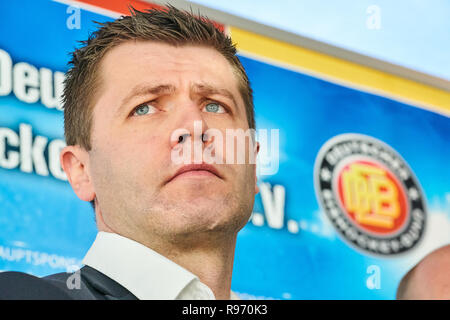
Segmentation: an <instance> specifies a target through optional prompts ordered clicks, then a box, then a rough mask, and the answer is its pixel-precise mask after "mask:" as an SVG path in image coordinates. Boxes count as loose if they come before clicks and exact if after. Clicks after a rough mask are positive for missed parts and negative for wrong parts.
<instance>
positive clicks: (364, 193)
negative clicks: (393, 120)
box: [314, 134, 426, 255]
mask: <svg viewBox="0 0 450 320" xmlns="http://www.w3.org/2000/svg"><path fill="white" fill-rule="evenodd" d="M314 180H315V181H314V183H315V189H316V196H317V198H318V200H319V203H320V205H321V207H322V209H323V210H324V211H325V213H326V215H327V216H328V218H329V219H330V221H331V222H332V224H333V225H334V227H335V228H336V229H337V231H338V232H339V234H340V235H341V236H342V237H343V238H344V239H345V240H346V241H347V242H349V243H350V244H351V245H353V246H356V247H357V248H359V249H362V250H364V251H365V252H369V253H373V254H380V255H392V254H398V253H402V252H405V251H407V250H409V249H411V248H413V247H414V246H415V245H416V244H417V243H418V242H419V240H420V239H421V237H422V235H423V231H424V228H425V222H426V214H425V202H424V196H423V192H422V189H421V187H420V185H419V183H418V181H417V179H416V177H415V176H414V174H413V172H412V171H411V169H410V168H409V166H408V165H407V163H406V162H405V161H404V160H403V159H402V157H401V156H400V155H399V154H398V153H397V152H396V151H395V150H394V149H392V148H391V147H390V146H388V145H387V144H385V143H384V142H382V141H380V140H377V139H375V138H373V137H369V136H365V135H361V134H342V135H338V136H335V137H333V138H332V139H330V140H328V141H327V142H326V143H325V144H324V145H323V146H322V148H321V149H320V151H319V154H318V156H317V158H316V163H315V168H314Z"/></svg>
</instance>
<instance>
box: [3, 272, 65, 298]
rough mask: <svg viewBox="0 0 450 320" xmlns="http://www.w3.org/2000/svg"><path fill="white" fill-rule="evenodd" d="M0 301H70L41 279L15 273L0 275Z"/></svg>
mask: <svg viewBox="0 0 450 320" xmlns="http://www.w3.org/2000/svg"><path fill="white" fill-rule="evenodd" d="M0 299H2V300H5V299H9V300H35V299H39V300H71V299H73V298H72V297H71V296H70V295H69V294H67V293H66V292H64V291H63V290H61V289H60V288H58V287H57V286H55V285H54V284H52V283H51V282H50V281H46V280H45V279H43V278H38V277H36V276H33V275H30V274H27V273H23V272H15V271H7V272H1V273H0Z"/></svg>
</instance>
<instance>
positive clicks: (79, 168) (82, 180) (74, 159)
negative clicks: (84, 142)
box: [60, 145, 95, 201]
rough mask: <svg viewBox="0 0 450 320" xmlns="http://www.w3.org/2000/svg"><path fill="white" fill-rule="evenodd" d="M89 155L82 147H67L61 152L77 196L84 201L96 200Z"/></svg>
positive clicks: (65, 169)
mask: <svg viewBox="0 0 450 320" xmlns="http://www.w3.org/2000/svg"><path fill="white" fill-rule="evenodd" d="M88 160H89V154H88V152H87V151H86V150H85V149H84V148H82V147H80V146H78V145H77V146H67V147H65V148H64V149H62V150H61V155H60V161H61V166H62V168H63V170H64V172H65V173H66V175H67V178H68V180H69V183H70V185H71V186H72V189H73V191H74V192H75V194H76V195H77V196H78V198H80V199H81V200H84V201H91V200H94V198H95V191H94V186H93V184H92V179H91V176H90V173H89V161H88Z"/></svg>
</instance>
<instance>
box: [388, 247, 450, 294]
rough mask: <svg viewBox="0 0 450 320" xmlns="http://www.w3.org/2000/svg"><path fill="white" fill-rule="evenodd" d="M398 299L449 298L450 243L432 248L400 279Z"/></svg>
mask: <svg viewBox="0 0 450 320" xmlns="http://www.w3.org/2000/svg"><path fill="white" fill-rule="evenodd" d="M397 299H398V300H441V299H444V300H450V245H446V246H444V247H441V248H439V249H436V250H434V251H433V252H431V253H430V254H428V255H427V256H426V257H425V258H423V259H422V260H421V261H420V262H419V263H418V264H417V265H416V266H415V267H414V268H412V269H411V270H410V271H409V272H408V273H407V274H406V275H405V276H404V277H403V278H402V280H401V281H400V284H399V286H398V289H397Z"/></svg>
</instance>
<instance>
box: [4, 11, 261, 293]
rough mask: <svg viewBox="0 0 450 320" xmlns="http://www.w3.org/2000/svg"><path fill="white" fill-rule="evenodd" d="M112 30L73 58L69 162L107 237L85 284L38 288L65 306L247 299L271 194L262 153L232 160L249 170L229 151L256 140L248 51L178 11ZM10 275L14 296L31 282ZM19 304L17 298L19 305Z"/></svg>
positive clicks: (250, 148) (68, 85)
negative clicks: (236, 273) (238, 252)
mask: <svg viewBox="0 0 450 320" xmlns="http://www.w3.org/2000/svg"><path fill="white" fill-rule="evenodd" d="M101 25H102V27H101V28H100V29H99V30H97V31H96V32H95V33H94V34H93V35H92V36H90V38H89V40H87V41H85V42H84V46H83V47H82V48H80V49H79V50H76V51H75V52H74V53H73V58H72V61H71V63H72V65H73V67H72V68H71V69H70V70H69V71H68V73H67V78H66V81H65V89H64V95H63V98H64V121H65V123H64V124H65V136H66V142H67V147H66V148H65V149H63V150H62V153H61V164H62V167H63V169H64V171H65V172H66V174H67V177H68V180H69V182H70V184H71V186H72V188H73V190H74V192H75V193H76V195H77V196H78V197H79V198H80V199H81V200H84V201H90V202H91V203H92V204H93V206H94V208H95V216H96V222H97V227H98V230H99V233H98V235H97V238H96V240H95V242H94V243H93V245H92V247H91V248H90V250H89V251H88V253H87V255H86V256H85V258H84V259H83V264H85V266H84V267H83V268H82V269H81V272H78V273H74V274H64V273H61V274H57V275H51V276H49V277H45V278H43V279H34V278H33V279H31V280H30V282H32V283H33V284H36V283H42V282H45V285H46V286H47V285H48V284H51V285H52V286H54V287H55V290H56V291H55V292H52V293H51V297H61V298H67V296H69V298H74V299H136V298H138V299H230V298H236V295H234V294H233V293H232V292H231V276H232V270H233V261H234V250H235V245H236V237H237V233H238V231H239V230H240V229H241V228H243V227H244V225H245V224H246V223H247V221H248V220H249V217H250V214H251V211H252V208H253V203H254V196H255V194H256V193H258V188H257V185H256V167H255V164H254V162H252V161H250V160H251V158H253V159H254V157H256V154H257V153H258V150H259V145H258V144H257V143H253V140H252V139H250V140H249V141H248V143H245V146H244V148H245V149H244V150H243V149H242V148H240V149H239V148H232V149H231V151H233V152H236V154H235V155H236V156H237V157H239V156H241V155H242V153H245V162H243V163H238V164H236V163H229V162H228V161H225V158H227V156H229V154H226V153H227V152H228V153H229V152H230V150H228V149H227V150H226V151H224V149H225V148H224V147H223V146H225V145H227V144H228V143H229V142H230V140H229V139H228V140H227V141H222V142H223V144H222V143H220V144H219V140H220V139H218V138H220V137H221V135H222V136H225V135H226V131H227V130H241V131H248V130H249V129H254V128H255V121H254V113H253V98H252V90H251V88H250V84H249V81H248V78H247V75H246V73H245V71H244V69H243V67H242V65H241V63H240V62H239V59H238V58H237V57H236V49H235V47H234V46H233V44H232V43H231V39H230V38H228V37H227V36H225V35H224V34H223V33H222V32H220V31H219V30H217V29H216V28H215V27H214V26H213V25H212V24H211V23H210V22H208V21H207V20H206V19H204V18H202V17H194V16H193V15H191V14H189V13H187V12H182V11H179V10H177V9H175V8H173V7H169V8H168V10H162V11H161V10H159V11H158V10H151V11H147V12H140V11H137V10H134V9H133V10H132V13H131V16H128V17H122V18H119V19H118V20H116V21H114V22H109V23H105V24H101ZM233 139H234V138H233ZM199 146H200V147H199ZM192 150H194V153H189V151H192ZM195 150H196V151H195ZM199 150H200V161H198V160H199V157H198V156H199ZM201 155H210V156H212V157H213V159H214V160H215V162H214V161H213V162H211V161H210V162H207V161H205V158H201ZM180 156H182V158H183V162H180ZM232 158H233V159H234V155H233V157H232ZM186 159H187V160H190V161H187V162H186ZM208 159H211V157H210V158H208ZM186 163H188V164H186ZM8 274H9V275H3V281H4V283H7V284H8V283H9V284H10V283H11V280H10V279H11V276H13V277H15V278H19V279H21V274H17V273H8ZM22 275H23V274H22ZM8 276H9V278H8ZM77 277H78V278H77ZM5 279H6V280H5ZM16 280H17V279H16ZM22 280H23V279H22ZM8 281H9V282H8ZM27 281H28V280H23V281H22V282H23V283H24V284H23V285H21V286H22V287H26V283H28V282H27ZM77 281H78V282H77ZM1 282H2V281H1V277H0V288H1V290H3V292H5V286H3V287H1V286H2V283H1ZM37 287H39V285H37ZM6 291H8V290H6ZM18 291H20V292H23V290H22V291H21V290H14V289H13V288H9V292H15V296H16V297H18V296H19V298H20V294H21V293H17V292H18ZM42 291H45V292H47V293H48V292H49V291H48V288H47V289H44V288H43V289H42ZM10 296H14V294H12V293H11V294H10ZM0 297H1V296H0ZM6 298H8V294H6ZM25 298H33V295H31V297H30V295H29V294H28V295H25ZM37 298H39V297H37Z"/></svg>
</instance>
